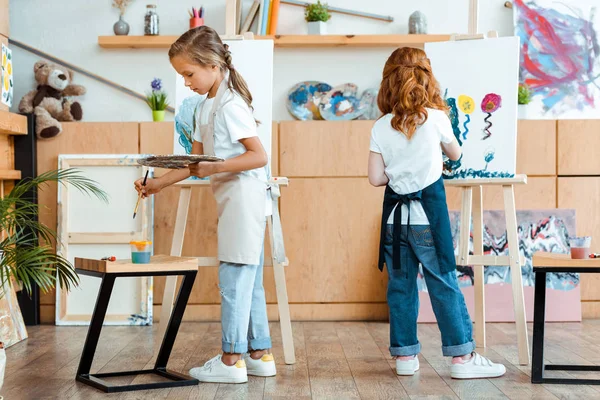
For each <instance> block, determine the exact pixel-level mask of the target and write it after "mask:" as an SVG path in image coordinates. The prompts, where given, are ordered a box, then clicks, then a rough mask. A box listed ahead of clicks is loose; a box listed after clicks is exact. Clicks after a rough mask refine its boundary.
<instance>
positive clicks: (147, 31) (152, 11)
mask: <svg viewBox="0 0 600 400" xmlns="http://www.w3.org/2000/svg"><path fill="white" fill-rule="evenodd" d="M144 35H147V36H155V35H158V14H157V13H156V4H148V5H147V6H146V15H145V17H144Z"/></svg>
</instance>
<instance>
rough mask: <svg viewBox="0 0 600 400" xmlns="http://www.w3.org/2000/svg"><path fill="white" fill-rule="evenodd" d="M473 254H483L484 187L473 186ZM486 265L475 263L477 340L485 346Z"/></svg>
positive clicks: (480, 345) (481, 345) (480, 344)
mask: <svg viewBox="0 0 600 400" xmlns="http://www.w3.org/2000/svg"><path fill="white" fill-rule="evenodd" d="M473 189H474V190H473V255H476V256H482V255H483V202H482V190H481V189H482V188H481V186H475V187H474V188H473ZM483 269H484V266H483V265H473V274H474V278H475V279H474V280H475V282H474V283H475V285H474V286H475V342H476V343H477V346H478V347H483V348H485V336H486V335H485V281H484V273H483Z"/></svg>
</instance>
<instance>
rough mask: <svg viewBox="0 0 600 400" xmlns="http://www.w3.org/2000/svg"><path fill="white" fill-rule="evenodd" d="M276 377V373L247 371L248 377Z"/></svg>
mask: <svg viewBox="0 0 600 400" xmlns="http://www.w3.org/2000/svg"><path fill="white" fill-rule="evenodd" d="M275 375H277V371H276V370H275V371H250V370H248V376H260V377H263V378H268V377H270V376H275Z"/></svg>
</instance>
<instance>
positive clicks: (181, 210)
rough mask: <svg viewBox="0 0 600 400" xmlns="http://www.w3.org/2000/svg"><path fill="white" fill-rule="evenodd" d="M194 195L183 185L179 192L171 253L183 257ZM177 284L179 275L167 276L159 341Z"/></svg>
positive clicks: (171, 306)
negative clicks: (184, 240) (191, 201)
mask: <svg viewBox="0 0 600 400" xmlns="http://www.w3.org/2000/svg"><path fill="white" fill-rule="evenodd" d="M191 196H192V188H191V187H182V188H181V192H180V193H179V203H178V205H177V217H176V218H175V230H174V232H173V242H172V244H171V255H172V256H175V257H181V251H182V249H183V236H184V234H185V226H186V224H187V216H188V210H189V207H190V198H191ZM176 286H177V276H176V275H173V276H167V278H166V281H165V292H164V293H163V299H162V309H161V312H160V322H159V326H158V335H157V338H158V343H160V341H161V340H162V338H163V336H164V335H165V331H166V329H167V325H168V324H169V320H170V319H171V312H172V311H173V301H174V300H175V289H176Z"/></svg>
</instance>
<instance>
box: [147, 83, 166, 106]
mask: <svg viewBox="0 0 600 400" xmlns="http://www.w3.org/2000/svg"><path fill="white" fill-rule="evenodd" d="M150 86H151V87H152V91H151V92H149V93H147V94H146V103H147V104H148V106H149V107H150V109H151V110H152V111H163V110H166V109H167V107H168V106H169V101H168V98H167V94H166V93H165V92H164V91H163V90H162V81H161V80H160V79H158V78H154V79H153V80H152V83H151V84H150Z"/></svg>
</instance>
